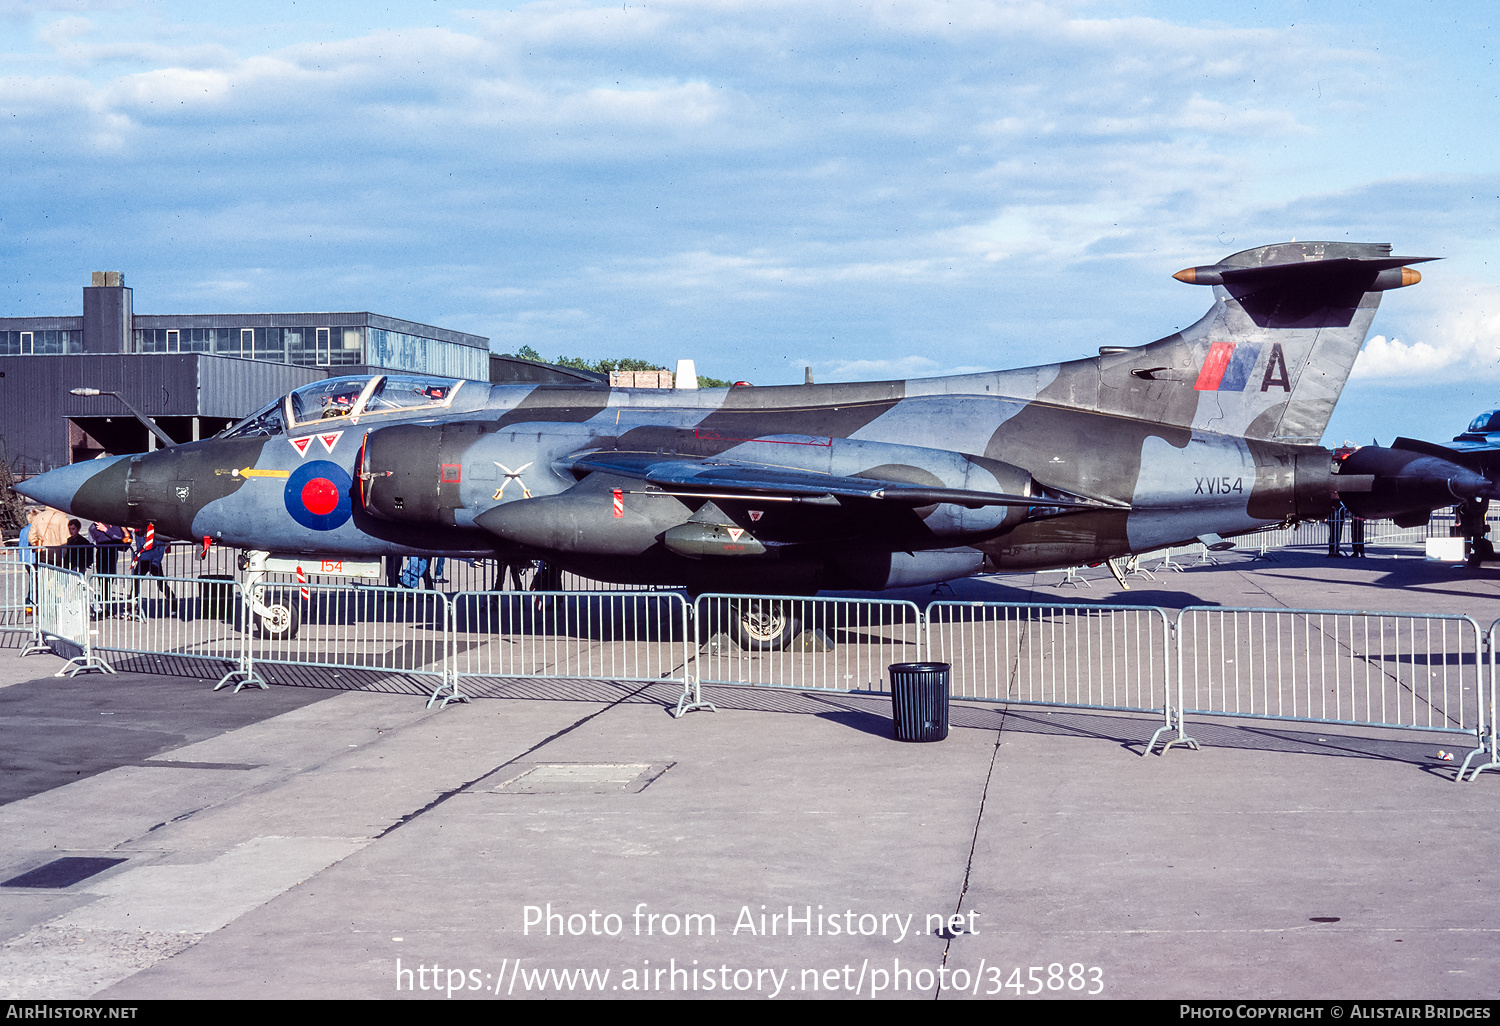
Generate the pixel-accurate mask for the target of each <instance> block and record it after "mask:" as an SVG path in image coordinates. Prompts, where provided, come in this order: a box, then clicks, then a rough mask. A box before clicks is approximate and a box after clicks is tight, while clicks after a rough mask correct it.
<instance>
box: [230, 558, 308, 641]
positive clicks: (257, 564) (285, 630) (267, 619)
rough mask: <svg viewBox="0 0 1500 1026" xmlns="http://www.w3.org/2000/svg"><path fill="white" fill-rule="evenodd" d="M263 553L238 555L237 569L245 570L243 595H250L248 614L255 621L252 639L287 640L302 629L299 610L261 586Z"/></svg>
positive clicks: (294, 601)
mask: <svg viewBox="0 0 1500 1026" xmlns="http://www.w3.org/2000/svg"><path fill="white" fill-rule="evenodd" d="M270 556H271V554H270V553H269V552H264V551H259V550H255V551H251V552H245V553H241V555H240V567H241V569H243V570H244V571H245V594H247V595H249V596H250V615H251V616H252V617H254V619H255V636H256V637H257V638H269V639H272V640H280V641H290V640H291V639H293V638H295V637H296V636H297V631H298V629H299V628H300V627H301V626H302V609H301V607H300V606H298V605H297V603H296V600H295V599H292V598H290V597H286V596H285V595H283V594H280V593H277V594H272V593H269V592H268V591H267V589H266V587H265V585H263V584H262V583H261V581H263V580H264V579H265V576H266V560H267V559H269V558H270Z"/></svg>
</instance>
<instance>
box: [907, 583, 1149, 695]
mask: <svg viewBox="0 0 1500 1026" xmlns="http://www.w3.org/2000/svg"><path fill="white" fill-rule="evenodd" d="M926 621H927V643H926V652H927V658H928V659H931V660H936V661H938V662H945V663H948V664H950V665H951V666H952V671H951V673H952V678H951V681H952V684H951V686H952V692H953V696H954V697H955V698H965V699H973V700H978V701H987V702H1019V703H1029V704H1040V705H1065V706H1079V707H1085V708H1097V709H1119V710H1133V711H1140V712H1162V711H1163V704H1164V702H1165V700H1166V694H1167V685H1168V674H1169V673H1170V670H1171V665H1172V660H1171V658H1170V655H1169V653H1170V651H1171V624H1170V623H1169V622H1168V620H1167V616H1166V613H1165V612H1163V611H1162V610H1161V609H1160V608H1158V607H1156V606H1088V605H1041V604H1026V603H995V602H934V603H932V604H931V605H929V606H928V607H927V616H926Z"/></svg>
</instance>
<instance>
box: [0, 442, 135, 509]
mask: <svg viewBox="0 0 1500 1026" xmlns="http://www.w3.org/2000/svg"><path fill="white" fill-rule="evenodd" d="M127 458H128V457H125V456H106V457H104V458H103V459H97V460H85V461H84V462H83V463H73V464H70V465H69V466H66V467H58V468H57V469H56V470H49V471H47V473H45V474H38V475H37V476H36V477H33V478H28V479H27V480H25V481H22V482H21V483H20V484H18V485H16V491H18V492H20V493H21V494H22V495H24V496H26V497H27V498H28V499H32V500H34V501H36V502H40V503H41V504H42V505H44V506H51V507H52V508H53V509H60V510H62V511H63V512H64V513H68V514H71V515H73V516H87V517H91V518H94V519H105V520H110V519H111V516H114V517H118V516H119V515H120V514H121V513H123V509H122V510H120V511H118V512H116V511H114V510H101V509H94V508H90V509H76V508H74V507H75V499H76V498H77V497H78V494H79V491H80V490H81V489H84V488H85V486H86V485H87V484H88V483H89V482H90V481H92V480H94V479H95V478H97V477H98V476H99V475H100V474H103V473H105V472H106V471H108V470H109V469H110V468H111V467H113V466H114V465H115V464H116V463H118V462H119V461H120V460H123V459H127ZM119 500H120V505H121V506H122V507H123V506H124V502H125V496H124V495H123V494H122V495H120V496H119ZM86 504H87V505H89V506H91V507H92V506H96V505H97V503H87V502H86ZM111 522H113V521H112V520H111Z"/></svg>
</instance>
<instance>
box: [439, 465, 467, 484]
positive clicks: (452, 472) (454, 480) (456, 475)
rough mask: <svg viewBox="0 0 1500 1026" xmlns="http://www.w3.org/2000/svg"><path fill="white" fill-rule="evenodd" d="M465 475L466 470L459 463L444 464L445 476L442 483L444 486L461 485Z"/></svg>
mask: <svg viewBox="0 0 1500 1026" xmlns="http://www.w3.org/2000/svg"><path fill="white" fill-rule="evenodd" d="M463 473H464V468H463V465H462V464H458V463H444V464H443V476H442V479H441V480H442V483H443V484H461V483H462V482H463Z"/></svg>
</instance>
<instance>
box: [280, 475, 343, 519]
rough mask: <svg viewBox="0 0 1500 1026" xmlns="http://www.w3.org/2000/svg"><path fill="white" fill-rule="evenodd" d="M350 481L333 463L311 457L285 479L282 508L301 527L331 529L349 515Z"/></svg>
mask: <svg viewBox="0 0 1500 1026" xmlns="http://www.w3.org/2000/svg"><path fill="white" fill-rule="evenodd" d="M353 486H354V481H353V480H352V479H351V478H350V477H349V472H348V471H347V470H345V469H344V468H343V467H341V466H339V465H338V464H337V463H330V462H328V461H327V460H314V461H313V462H311V463H304V464H302V466H300V467H298V468H297V469H296V470H295V471H293V472H292V476H291V477H289V478H287V482H286V492H285V495H284V499H285V502H286V511H287V512H288V513H290V514H291V515H292V519H293V520H295V521H297V523H299V524H301V525H302V526H303V527H307V528H311V529H312V530H314V531H332V530H334V529H335V528H339V527H342V526H343V525H344V524H345V523H346V522H347V521H348V519H349V517H350V516H351V515H352V510H351V508H350V505H349V490H350V489H351V488H352V487H353Z"/></svg>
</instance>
